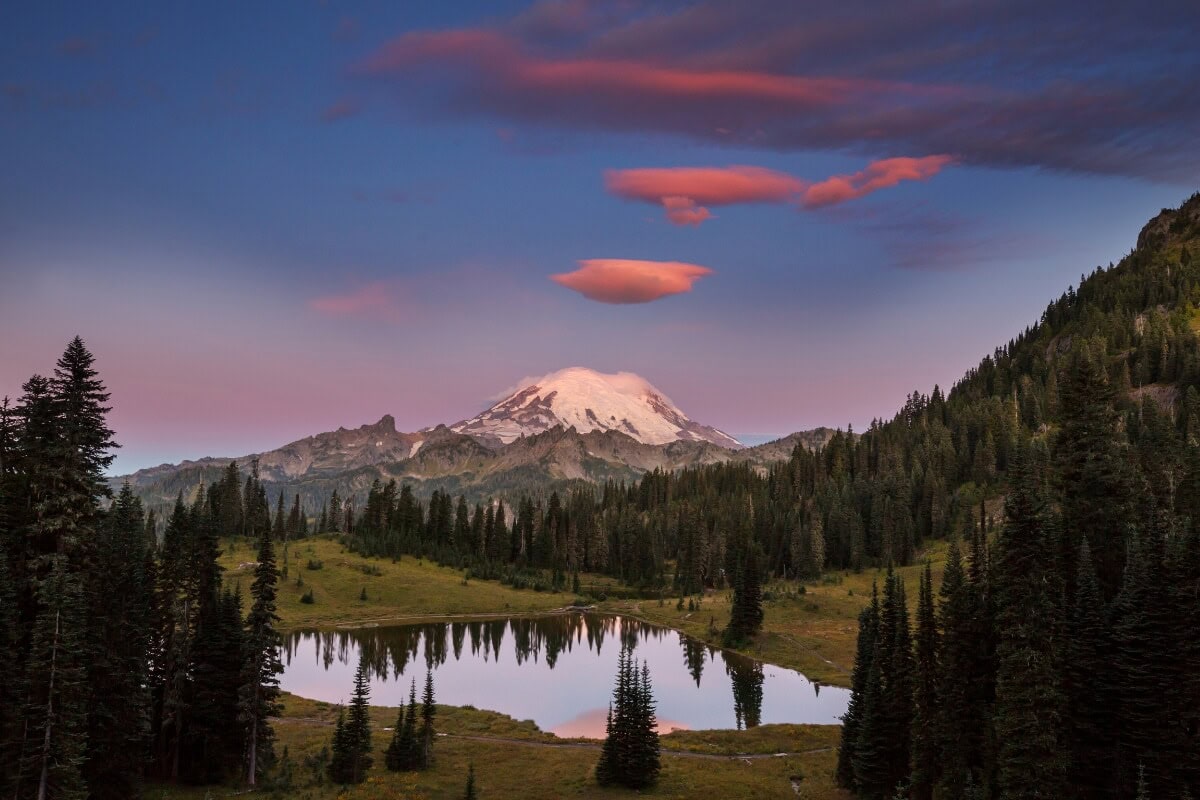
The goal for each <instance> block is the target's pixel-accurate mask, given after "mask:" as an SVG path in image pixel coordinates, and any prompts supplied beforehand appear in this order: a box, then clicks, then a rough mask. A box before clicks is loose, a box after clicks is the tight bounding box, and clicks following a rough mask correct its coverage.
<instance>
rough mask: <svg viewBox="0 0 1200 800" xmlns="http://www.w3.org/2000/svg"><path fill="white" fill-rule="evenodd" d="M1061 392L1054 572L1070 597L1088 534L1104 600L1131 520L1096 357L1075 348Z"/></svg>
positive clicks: (1112, 412)
mask: <svg viewBox="0 0 1200 800" xmlns="http://www.w3.org/2000/svg"><path fill="white" fill-rule="evenodd" d="M1060 392H1061V403H1060V408H1061V426H1060V428H1059V431H1058V435H1057V437H1056V438H1055V441H1054V459H1055V465H1056V467H1057V472H1056V474H1057V482H1058V486H1059V489H1060V492H1061V507H1062V526H1063V531H1062V536H1061V542H1062V544H1061V545H1060V547H1059V548H1058V550H1059V551H1058V553H1057V554H1056V558H1057V560H1058V573H1059V575H1061V576H1063V578H1064V580H1066V581H1067V597H1068V598H1071V597H1073V596H1074V585H1073V584H1074V580H1075V575H1076V573H1077V571H1078V570H1077V567H1076V564H1075V559H1076V558H1077V555H1078V552H1079V548H1080V546H1081V545H1082V542H1083V537H1084V536H1087V537H1088V538H1089V539H1090V541H1091V549H1092V557H1093V563H1094V566H1095V569H1096V575H1097V578H1098V579H1099V584H1100V591H1101V595H1102V596H1103V597H1104V598H1105V599H1109V598H1112V597H1113V596H1114V595H1115V594H1116V591H1117V588H1118V586H1119V584H1120V577H1121V570H1122V566H1123V563H1124V558H1125V531H1126V529H1127V528H1128V527H1129V525H1130V524H1131V522H1132V517H1131V513H1132V506H1131V499H1130V495H1131V489H1130V477H1129V475H1128V471H1127V469H1126V467H1125V465H1124V463H1123V461H1122V458H1121V455H1120V450H1119V448H1120V442H1121V438H1122V437H1121V436H1120V432H1119V420H1118V415H1117V412H1116V409H1115V408H1114V407H1113V390H1112V388H1111V387H1110V386H1109V384H1108V379H1107V376H1106V375H1105V374H1104V370H1103V369H1102V368H1101V367H1100V366H1099V365H1098V364H1097V363H1096V360H1095V358H1094V357H1093V356H1092V355H1091V354H1090V353H1089V352H1086V351H1084V350H1077V351H1076V352H1075V353H1073V355H1072V357H1071V360H1070V362H1069V364H1068V366H1067V370H1066V376H1065V378H1064V379H1063V380H1062V382H1061V384H1060Z"/></svg>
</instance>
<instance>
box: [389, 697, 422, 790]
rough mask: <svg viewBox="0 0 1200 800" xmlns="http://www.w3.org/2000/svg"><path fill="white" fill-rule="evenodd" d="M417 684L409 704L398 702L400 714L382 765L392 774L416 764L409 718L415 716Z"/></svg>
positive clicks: (412, 732)
mask: <svg viewBox="0 0 1200 800" xmlns="http://www.w3.org/2000/svg"><path fill="white" fill-rule="evenodd" d="M416 699H417V684H416V681H415V680H414V682H413V685H412V695H411V698H410V700H411V702H410V704H409V705H408V706H405V704H404V701H403V700H401V701H400V712H399V714H398V716H397V717H396V727H394V728H393V729H392V741H391V743H390V744H388V748H387V751H386V753H385V754H384V763H385V765H386V766H387V768H388V769H389V770H391V771H392V772H399V771H403V770H410V769H413V767H414V766H415V764H416V752H415V751H416V742H414V741H413V735H414V725H413V723H412V722H411V720H410V717H412V716H413V715H415V714H416V705H415V704H416Z"/></svg>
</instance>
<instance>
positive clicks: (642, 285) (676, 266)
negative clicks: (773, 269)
mask: <svg viewBox="0 0 1200 800" xmlns="http://www.w3.org/2000/svg"><path fill="white" fill-rule="evenodd" d="M712 274H713V271H712V270H711V269H709V268H708V267H702V266H699V265H697V264H688V263H685V262H681V261H637V260H633V259H624V258H591V259H586V260H583V261H580V262H579V269H577V270H575V271H574V272H564V273H560V274H557V275H551V276H550V280H552V281H554V282H555V283H557V284H558V285H559V286H565V287H566V288H568V289H570V290H572V291H575V292H579V293H580V294H581V295H583V296H584V297H586V298H587V299H589V300H595V301H596V302H598V303H614V304H629V303H649V302H652V301H654V300H660V299H662V298H664V297H669V296H671V295H675V294H683V293H685V292H690V291H691V290H692V285H693V284H694V283H695V282H696V281H698V280H699V279H700V278H703V277H705V276H707V275H712Z"/></svg>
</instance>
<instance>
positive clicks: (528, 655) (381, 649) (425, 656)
mask: <svg viewBox="0 0 1200 800" xmlns="http://www.w3.org/2000/svg"><path fill="white" fill-rule="evenodd" d="M510 632H511V633H512V652H513V654H514V657H515V659H516V662H517V663H518V664H523V663H524V662H525V661H527V660H533V661H535V662H536V661H538V660H540V659H541V658H542V657H545V659H546V665H547V666H549V667H550V668H551V669H553V668H554V666H555V664H556V663H557V662H558V658H559V656H560V655H561V654H562V653H564V652H570V651H571V650H572V648H574V646H575V645H576V644H586V646H587V648H588V649H589V650H592V651H595V652H596V653H597V654H599V653H600V652H601V650H602V648H603V647H604V642H605V639H607V638H608V637H611V636H615V637H617V638H618V639H619V640H620V641H621V642H625V643H628V644H629V645H630V646H631V647H632V646H635V645H636V644H637V643H638V642H639V641H644V640H646V639H648V638H651V637H654V638H656V639H659V638H661V637H663V636H665V635H666V634H667V633H668V631H667V630H666V629H664V628H659V627H656V626H653V625H649V624H647V623H644V622H641V621H640V620H635V619H624V618H618V617H606V616H597V615H591V614H558V615H553V616H546V617H515V618H512V619H503V618H498V619H490V620H470V621H456V622H431V623H421V624H413V625H395V626H388V627H380V628H357V629H352V630H344V631H318V632H312V631H306V632H294V633H292V634H290V635H289V636H287V637H285V638H284V641H283V645H282V647H281V649H282V655H283V659H284V661H285V663H289V664H290V663H291V660H292V657H293V656H294V655H295V654H296V653H297V652H298V651H299V645H300V643H301V642H302V641H308V640H313V641H314V642H315V643H316V652H317V658H318V659H319V660H320V662H321V664H322V665H323V666H324V667H325V669H329V668H330V667H331V666H332V665H333V663H334V662H335V661H337V662H340V663H342V664H350V663H355V662H356V661H357V659H358V655H357V654H358V653H359V652H361V653H362V657H363V659H364V661H365V662H366V664H367V669H368V670H369V674H370V675H371V677H372V678H378V679H382V680H387V679H388V678H389V677H399V676H400V675H401V674H403V673H404V672H405V671H406V670H407V669H408V666H409V664H412V663H417V662H418V661H419V660H423V661H424V662H425V665H426V666H427V667H429V668H430V669H436V668H437V667H439V666H441V665H442V664H444V663H446V660H447V659H448V658H449V657H450V656H451V655H453V657H454V660H455V661H460V660H461V659H462V656H463V648H464V647H467V646H469V647H470V653H471V655H472V656H473V657H481V656H482V658H483V660H484V661H498V660H499V659H500V652H501V649H502V648H503V646H504V639H505V636H506V635H507V634H508V633H510ZM700 668H701V669H702V668H703V667H702V665H701V667H700ZM694 675H695V677H697V680H698V677H699V676H698V672H697V673H694Z"/></svg>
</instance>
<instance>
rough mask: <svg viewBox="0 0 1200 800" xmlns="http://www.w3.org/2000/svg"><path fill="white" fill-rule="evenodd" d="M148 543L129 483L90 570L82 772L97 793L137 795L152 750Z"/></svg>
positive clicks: (99, 534) (101, 530)
mask: <svg viewBox="0 0 1200 800" xmlns="http://www.w3.org/2000/svg"><path fill="white" fill-rule="evenodd" d="M146 550H147V541H146V536H145V520H144V517H143V513H142V504H141V501H140V500H138V499H137V498H136V497H135V496H134V494H133V490H132V488H131V487H130V486H129V484H128V483H126V484H125V485H124V486H123V487H122V488H121V491H120V493H119V494H118V495H117V497H116V499H115V501H114V502H113V504H112V506H111V507H110V509H109V513H108V514H107V516H106V517H105V518H104V520H103V521H102V523H101V524H100V525H99V526H98V529H97V531H96V536H95V541H94V546H93V553H94V568H91V569H89V570H88V592H87V593H88V596H89V598H90V599H89V602H88V606H89V610H90V615H89V621H88V627H89V631H88V640H89V644H90V645H91V649H92V653H91V655H90V656H89V658H90V662H89V664H88V690H89V698H90V701H89V706H88V750H87V763H86V765H85V769H84V775H85V778H86V780H87V783H88V786H89V787H90V788H91V796H92V797H93V798H114V799H120V798H127V797H134V796H136V795H137V794H138V786H139V784H140V783H141V776H142V770H143V767H144V764H145V761H146V759H147V755H148V749H147V746H148V743H149V740H148V734H149V700H150V698H149V694H148V692H147V685H148V680H149V675H148V666H149V665H148V654H149V649H150V623H151V618H150V608H151V605H152V602H153V600H152V595H153V586H152V584H150V583H149V579H148V576H147V575H146V568H147V553H146ZM151 563H152V562H151ZM113 587H120V589H119V590H117V591H114V590H113Z"/></svg>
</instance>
